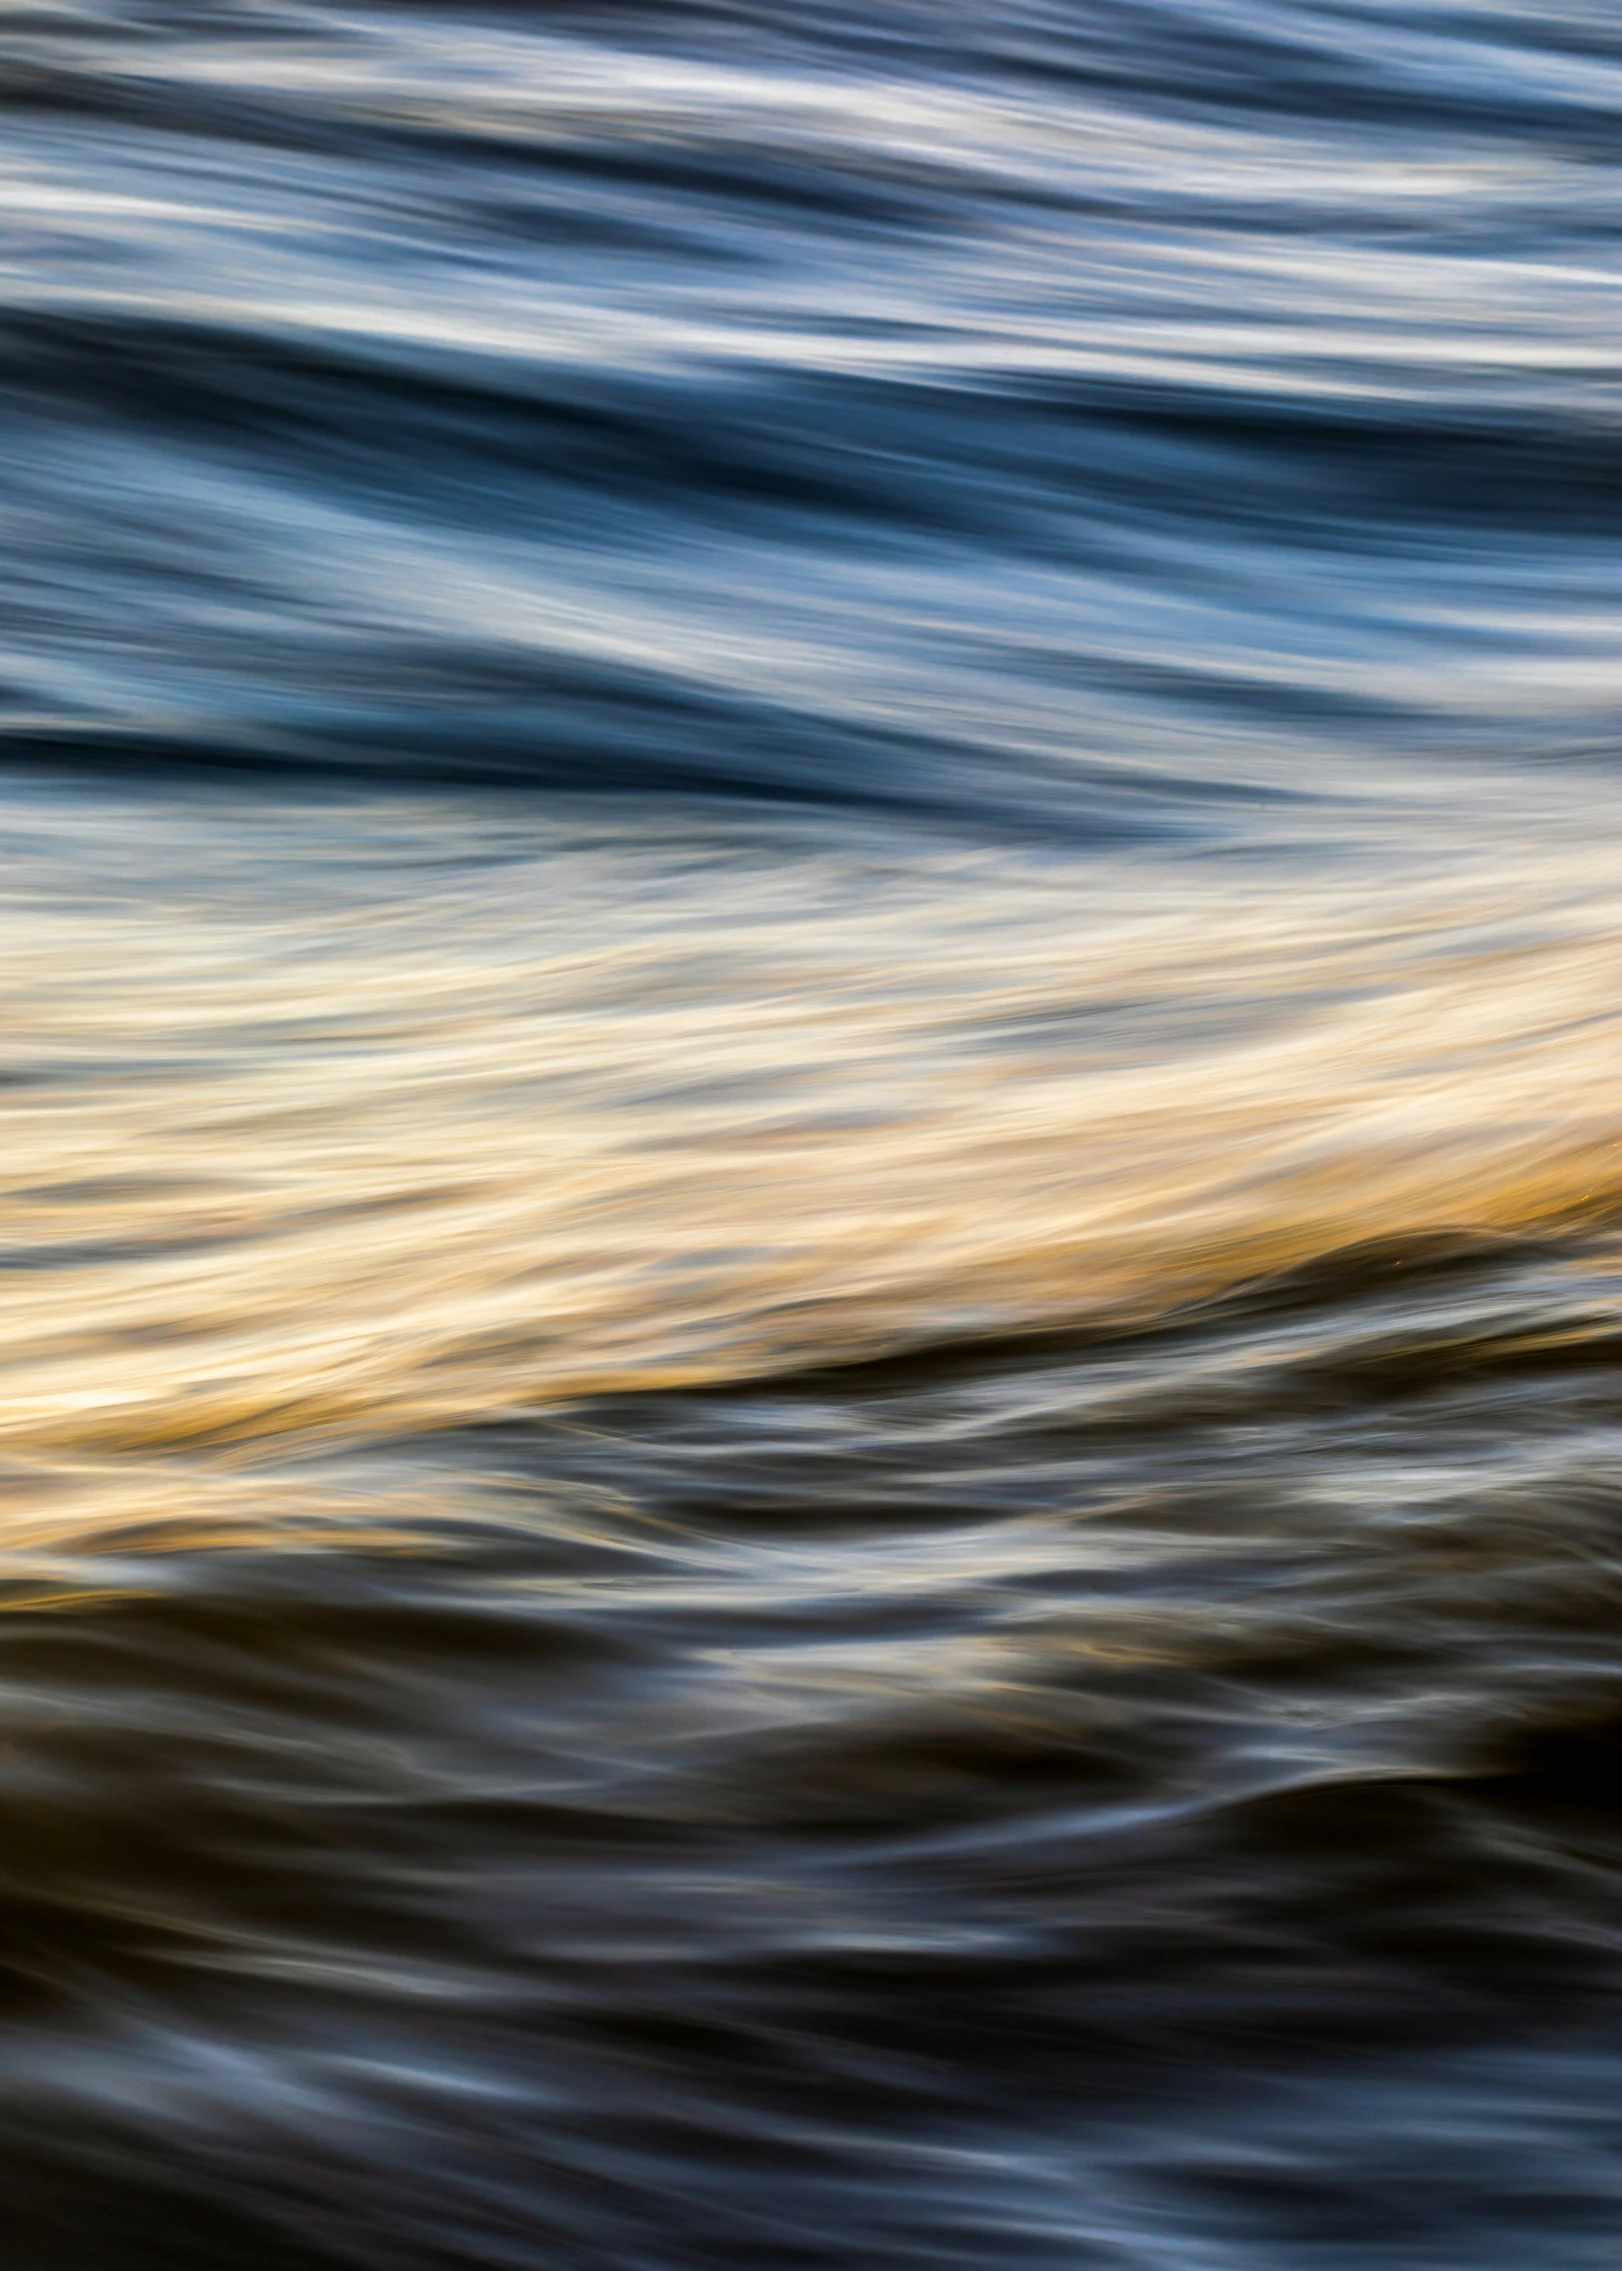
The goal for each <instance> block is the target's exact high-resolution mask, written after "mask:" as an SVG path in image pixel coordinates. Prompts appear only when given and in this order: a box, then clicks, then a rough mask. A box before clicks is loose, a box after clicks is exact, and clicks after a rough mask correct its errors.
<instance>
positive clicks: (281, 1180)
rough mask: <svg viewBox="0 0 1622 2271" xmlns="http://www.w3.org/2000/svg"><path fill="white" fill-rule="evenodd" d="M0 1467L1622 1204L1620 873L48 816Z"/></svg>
mask: <svg viewBox="0 0 1622 2271" xmlns="http://www.w3.org/2000/svg"><path fill="white" fill-rule="evenodd" d="M0 819H3V826H4V832H5V840H6V845H7V849H8V853H9V857H8V869H7V871H8V875H9V878H10V881H9V884H8V888H7V893H6V899H5V906H4V914H3V919H0V945H3V951H4V957H5V964H6V998H7V1004H8V1010H7V1025H6V1056H5V1061H4V1064H3V1066H0V1073H3V1075H4V1081H5V1086H4V1089H3V1090H0V1102H3V1107H4V1114H5V1122H6V1142H5V1146H4V1150H3V1170H0V1171H3V1174H4V1179H5V1195H6V1201H7V1206H6V1213H7V1221H8V1226H9V1227H8V1230H7V1232H6V1236H5V1241H4V1261H5V1263H6V1265H7V1266H6V1270H5V1275H4V1280H3V1287H0V1293H3V1298H0V1436H3V1437H4V1438H5V1439H9V1440H11V1441H12V1442H14V1443H22V1442H26V1443H28V1444H30V1445H32V1446H34V1447H36V1448H43V1447H45V1446H47V1445H50V1444H57V1445H76V1446H79V1447H81V1448H83V1449H94V1448H96V1447H97V1446H100V1447H104V1448H108V1449H112V1448H116V1447H127V1448H134V1447H138V1446H143V1445H151V1446H158V1445H178V1444H183V1443H187V1442H193V1443H203V1442H212V1443H215V1444H219V1443H221V1442H222V1441H231V1440H236V1439H243V1440H253V1439H262V1438H263V1437H265V1436H266V1435H267V1434H271V1435H280V1434H283V1433H292V1434H295V1435H298V1434H303V1433H304V1432H306V1431H309V1430H315V1431H317V1433H327V1432H330V1431H332V1430H340V1431H341V1430H345V1429H347V1428H349V1427H351V1426H364V1427H366V1428H373V1427H378V1426H385V1427H388V1428H405V1429H409V1428H414V1427H419V1426H423V1425H430V1424H441V1423H445V1422H451V1421H456V1420H460V1419H464V1418H470V1417H478V1416H484V1415H489V1414H492V1413H495V1412H499V1411H503V1410H511V1409H515V1408H522V1407H524V1406H526V1405H533V1404H537V1403H542V1402H546V1401H549V1400H552V1399H556V1398H559V1397H565V1396H568V1395H570V1394H574V1393H578V1392H581V1391H585V1390H596V1389H601V1388H608V1387H616V1386H630V1385H643V1384H649V1383H652V1382H666V1383H668V1382H677V1381H693V1380H701V1379H706V1378H715V1377H721V1376H726V1375H732V1374H741V1373H747V1372H750V1371H754V1370H763V1369H769V1368H771V1367H773V1366H776V1365H780V1364H783V1363H786V1362H791V1361H794V1360H797V1359H801V1358H804V1357H807V1356H816V1355H819V1354H851V1353H855V1352H859V1351H861V1350H864V1349H870V1348H875V1347H880V1346H884V1345H887V1344H890V1343H893V1342H895V1341H898V1340H904V1339H906V1338H909V1337H913V1336H926V1337H927V1336H931V1335H937V1334H943V1333H952V1332H959V1331H964V1330H970V1329H1002V1328H1005V1327H1021V1326H1027V1325H1036V1324H1051V1323H1057V1322H1064V1321H1069V1320H1072V1319H1077V1318H1082V1317H1087V1316H1090V1315H1095V1314H1097V1315H1105V1314H1110V1313H1119V1312H1122V1311H1126V1312H1130V1311H1134V1310H1142V1309H1144V1308H1152V1307H1153V1306H1155V1305H1158V1304H1161V1303H1164V1302H1167V1301H1169V1300H1173V1299H1177V1298H1181V1297H1183V1296H1186V1295H1189V1294H1192V1293H1196V1292H1199V1291H1201V1290H1208V1289H1210V1288H1212V1287H1214V1286H1217V1285H1220V1284H1221V1283H1223V1282H1225V1281H1227V1280H1229V1279H1231V1278H1232V1277H1234V1276H1236V1275H1238V1274H1241V1273H1243V1272H1246V1271H1250V1270H1253V1269H1257V1268H1268V1267H1274V1266H1278V1265H1281V1264H1284V1263H1287V1262H1290V1261H1293V1260H1296V1259H1299V1258H1302V1257H1303V1256H1306V1255H1309V1254H1311V1253H1313V1252H1316V1251H1319V1250H1322V1249H1324V1248H1326V1247H1329V1246H1333V1245H1337V1244H1340V1243H1342V1242H1345V1241H1349V1240H1356V1239H1361V1238H1366V1237H1374V1236H1382V1235H1396V1234H1402V1233H1406V1232H1414V1231H1422V1230H1426V1229H1430V1228H1434V1227H1437V1226H1438V1225H1441V1224H1463V1223H1469V1224H1475V1225H1508V1224H1510V1223H1514V1222H1518V1221H1523V1220H1527V1219H1530V1218H1533V1217H1535V1216H1537V1215H1538V1214H1540V1213H1543V1212H1548V1211H1551V1210H1552V1211H1559V1210H1562V1209H1566V1208H1570V1207H1575V1206H1582V1205H1597V1204H1599V1203H1601V1202H1602V1201H1603V1200H1604V1199H1605V1198H1606V1196H1607V1194H1608V1193H1609V1192H1610V1190H1611V1188H1612V1186H1613V1184H1614V1183H1615V1182H1616V1180H1617V1176H1616V1166H1615V1161H1616V1157H1617V1153H1616V1132H1615V1131H1616V1127H1617V1080H1616V1072H1617V1062H1618V1059H1617V1044H1618V1038H1619V1032H1622V1024H1619V1015H1618V977H1619V975H1622V967H1619V961H1622V958H1619V952H1618V939H1619V936H1622V924H1619V916H1622V893H1619V888H1618V885H1619V878H1618V876H1617V874H1616V872H1615V862H1614V859H1613V858H1612V856H1611V855H1610V854H1609V853H1608V851H1607V850H1606V849H1605V848H1604V846H1603V844H1602V843H1601V844H1598V845H1591V846H1590V847H1588V848H1585V847H1584V846H1583V845H1582V844H1581V843H1580V842H1578V841H1577V840H1575V839H1574V837H1573V836H1572V834H1571V832H1570V831H1569V830H1568V831H1567V832H1566V834H1565V836H1564V837H1563V838H1561V839H1556V837H1555V836H1554V835H1553V833H1552V832H1551V833H1550V835H1549V836H1548V839H1547V841H1545V842H1544V843H1543V844H1542V845H1541V846H1539V845H1537V844H1535V843H1529V844H1528V846H1527V848H1525V849H1524V851H1523V852H1522V854H1521V856H1520V857H1519V858H1518V859H1517V860H1516V862H1515V864H1514V865H1513V866H1510V865H1509V864H1508V862H1507V861H1506V859H1505V857H1504V855H1503V854H1502V853H1499V854H1497V855H1495V856H1494V857H1492V858H1488V857H1487V856H1486V855H1482V856H1480V857H1475V856H1472V855H1471V854H1469V853H1468V852H1463V851H1453V852H1443V851H1440V850H1432V851H1431V852H1430V853H1428V854H1427V855H1425V856H1420V855H1418V854H1415V855H1414V856H1412V857H1409V858H1406V859H1404V860H1402V861H1396V860H1394V859H1391V858H1389V857H1386V858H1381V859H1376V858H1373V857H1372V856H1371V857H1369V858H1366V859H1358V860H1349V861H1345V862H1343V863H1342V864H1341V865H1340V866H1339V867H1334V866H1329V867H1325V866H1323V865H1320V864H1318V863H1314V862H1309V861H1300V860H1297V861H1280V862H1277V863H1274V864H1271V865H1270V864H1269V863H1268V862H1266V861H1265V860H1262V859H1258V860H1256V861H1254V862H1252V863H1251V864H1250V865H1249V866H1247V867H1240V866H1238V865H1237V864H1236V863H1234V862H1230V861H1221V860H1213V859H1201V858H1198V857H1194V856H1181V857H1171V856H1168V855H1167V854H1166V853H1165V852H1164V851H1162V852H1159V853H1157V854H1155V855H1154V856H1152V857H1151V856H1150V855H1148V854H1138V853H1122V854H1119V855H1117V856H1114V857H1111V858H1109V859H1104V860H1096V861H1092V862H1089V863H1087V864H1085V865H1083V864H1079V863H1073V862H1070V861H1067V860H1061V859H1058V858H1056V857H1055V858H1049V857H1044V856H1042V855H1040V854H1039V853H1037V852H1034V851H1032V850H1031V849H1029V848H1021V847H1007V848H1001V849H985V848H983V847H977V848H972V849H970V848H964V847H963V846H961V845H959V844H956V843H954V842H953V841H951V840H950V839H949V838H947V837H945V836H942V837H938V838H935V839H922V840H920V839H919V838H918V837H917V836H916V834H914V836H913V837H911V838H910V839H909V840H907V841H903V840H902V839H900V838H899V837H896V838H891V837H889V836H887V835H886V834H885V833H884V832H883V831H882V830H879V829H875V828H866V829H864V830H861V831H857V830H853V829H852V828H850V827H849V825H848V824H845V825H843V826H841V827H838V828H836V827H835V826H834V825H833V824H832V823H828V824H821V823H817V824H812V823H799V822H796V823H793V824H792V825H791V824H790V823H787V822H785V823H783V824H782V825H781V826H780V827H776V828H775V829H768V828H767V826H766V824H765V823H761V822H752V823H748V824H745V823H742V822H739V821H736V820H734V821H731V822H724V821H722V820H721V819H715V820H714V821H713V823H712V822H711V821H706V820H705V819H704V818H703V817H702V816H698V817H694V816H692V815H689V816H688V817H687V818H686V819H668V818H667V819H665V820H661V819H660V818H659V817H658V816H654V817H653V818H649V817H648V816H647V815H646V814H644V815H642V816H641V817H638V818H629V817H627V818H621V817H620V816H618V815H617V814H613V813H608V814H606V815H605V814H599V815H597V816H595V817H593V816H591V815H590V814H589V813H587V814H585V815H584V816H582V812H580V811H576V812H574V813H572V814H570V813H564V814H562V815H561V816H560V815H558V814H554V815H553V816H552V817H551V818H550V819H546V818H541V819H537V818H535V817H534V816H533V815H531V816H527V817H526V816H525V815H524V814H523V813H522V812H520V811H518V810H514V809H504V808H503V807H502V806H500V805H499V804H497V803H490V804H488V805H484V806H478V805H458V804H456V803H453V802H451V801H449V800H446V801H445V802H443V803H442V802H440V801H438V800H436V799H434V798H431V797H420V798H402V799H396V800H393V801H390V802H388V803H386V804H383V805H381V806H373V807H370V808H368V807H366V806H363V805H362V804H360V803H354V804H348V803H344V802H342V801H333V802H330V803H319V802H312V803H311V804H310V805H309V806H307V807H305V808H301V807H300V806H299V805H298V804H297V803H296V802H291V801H284V802H279V803H278V802H273V801H270V800H268V799H250V798H237V797H235V796H227V795H224V794H223V793H222V794H219V795H217V796H213V795H211V796H198V797H194V798H191V799H188V800H181V799H178V798H177V799H174V800H171V801H167V802H163V801H160V802H156V803H152V804H139V803H137V802H135V801H134V800H131V801H130V802H129V803H128V804H127V805H123V806H120V805H118V804H117V803H116V802H108V801H101V802H98V803H97V804H96V805H95V806H94V807H93V808H92V807H91V806H90V805H89V804H88V803H87V804H86V806H85V807H84V809H81V808H80V807H79V806H78V805H77V804H76V803H75V802H74V800H73V798H72V797H71V795H69V794H56V795H54V796H52V795H47V794H45V793H43V792H40V791H36V790H32V789H25V788H21V787H19V788H16V789H15V790H14V791H13V792H12V793H11V795H10V799H9V801H8V802H7V803H6V805H5V806H4V807H3V811H0Z"/></svg>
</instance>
